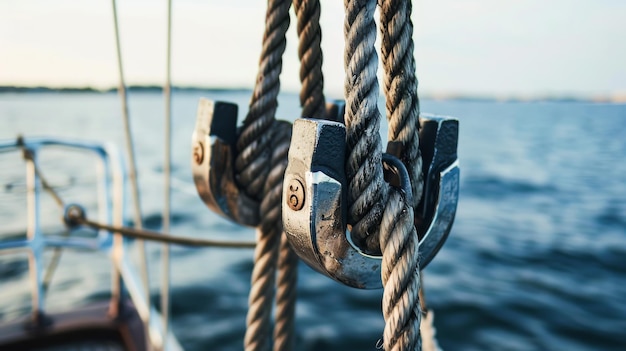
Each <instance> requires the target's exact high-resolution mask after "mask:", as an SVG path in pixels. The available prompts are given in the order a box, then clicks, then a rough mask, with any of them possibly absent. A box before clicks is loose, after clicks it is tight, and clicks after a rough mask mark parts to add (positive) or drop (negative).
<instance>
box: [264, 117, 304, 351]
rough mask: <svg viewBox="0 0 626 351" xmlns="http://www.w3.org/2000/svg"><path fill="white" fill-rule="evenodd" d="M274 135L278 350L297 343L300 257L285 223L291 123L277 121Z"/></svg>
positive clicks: (269, 188) (270, 186)
mask: <svg viewBox="0 0 626 351" xmlns="http://www.w3.org/2000/svg"><path fill="white" fill-rule="evenodd" d="M273 130H274V133H273V137H272V140H273V142H272V150H273V153H272V171H271V172H270V174H269V177H268V180H267V183H266V189H265V193H266V197H265V198H266V199H268V200H267V202H268V203H267V206H272V207H271V208H272V211H271V216H269V214H268V216H267V217H265V216H264V217H262V218H263V221H274V222H275V223H276V227H277V228H276V230H277V231H278V234H277V235H278V236H279V237H280V251H279V255H278V274H277V285H276V316H275V319H276V320H275V326H274V351H289V350H292V349H293V343H294V337H293V336H294V320H295V310H296V308H295V307H296V280H297V278H298V256H297V255H296V253H295V252H294V251H293V250H292V249H291V246H289V242H288V241H287V237H286V235H285V234H284V233H283V225H282V223H283V222H282V208H281V204H282V191H283V178H284V176H285V170H286V169H287V163H288V157H287V156H288V153H289V145H290V144H291V130H292V129H291V124H290V123H287V122H276V123H275V125H274V127H273Z"/></svg>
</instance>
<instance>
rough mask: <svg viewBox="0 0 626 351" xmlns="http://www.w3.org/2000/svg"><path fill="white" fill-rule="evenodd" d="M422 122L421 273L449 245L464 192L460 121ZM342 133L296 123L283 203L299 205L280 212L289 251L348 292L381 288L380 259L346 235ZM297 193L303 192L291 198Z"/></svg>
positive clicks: (315, 123)
mask: <svg viewBox="0 0 626 351" xmlns="http://www.w3.org/2000/svg"><path fill="white" fill-rule="evenodd" d="M420 122H421V123H422V129H421V131H420V141H421V142H420V150H422V153H423V154H424V159H423V169H424V172H425V178H426V184H425V187H424V188H425V194H424V196H423V197H422V201H421V203H420V206H419V207H418V212H419V213H417V212H416V217H417V215H419V219H420V220H419V226H417V228H418V231H422V233H424V235H420V258H421V264H420V265H421V268H424V267H425V266H426V265H427V264H428V263H429V262H430V261H431V260H432V258H433V257H434V256H435V254H436V253H437V252H438V250H439V249H440V248H441V246H442V245H443V243H444V242H445V239H446V238H447V236H448V233H449V232H450V229H451V228H452V223H453V221H454V215H455V212H456V205H457V202H458V188H459V187H458V184H459V169H458V161H457V159H456V144H457V140H458V121H457V120H456V119H452V118H445V117H435V116H428V117H426V118H423V119H422V120H421V121H420ZM345 133H346V132H345V126H344V125H343V124H342V123H338V122H329V121H323V120H315V119H298V120H296V122H295V123H294V126H293V137H292V143H291V146H290V150H289V163H288V166H287V170H286V172H285V181H284V183H283V184H284V186H283V201H284V202H286V203H289V201H290V198H291V197H292V196H302V199H301V201H300V202H299V204H300V206H299V208H293V207H291V206H283V226H284V230H285V232H286V234H287V237H288V239H289V241H290V244H291V246H292V248H293V249H294V250H295V251H296V252H297V253H298V255H299V256H300V258H302V260H303V261H305V262H306V263H307V264H308V265H309V266H311V267H312V268H314V269H315V270H317V271H319V272H321V273H323V274H325V275H327V276H329V277H331V278H333V279H335V280H337V281H339V282H341V283H343V284H345V285H348V286H352V287H356V288H363V289H376V288H381V287H382V283H381V278H380V277H381V276H380V270H381V263H382V257H381V256H373V255H370V254H367V253H365V252H363V251H362V250H361V249H360V248H358V247H357V246H356V245H355V244H354V243H353V242H352V240H351V238H350V234H349V233H346V227H347V220H346V219H347V208H348V204H347V201H346V194H347V180H346V177H345V174H344V161H345V135H346V134H345ZM396 168H397V167H396ZM404 172H406V170H405V171H404ZM404 177H406V176H404ZM400 178H403V177H402V176H401V177H400ZM400 181H401V182H402V179H400ZM405 187H406V185H405ZM298 188H301V189H302V191H301V192H299V193H296V192H294V190H296V189H298ZM298 190H299V189H298ZM407 192H409V193H410V187H409V190H408V191H407ZM416 222H417V221H416Z"/></svg>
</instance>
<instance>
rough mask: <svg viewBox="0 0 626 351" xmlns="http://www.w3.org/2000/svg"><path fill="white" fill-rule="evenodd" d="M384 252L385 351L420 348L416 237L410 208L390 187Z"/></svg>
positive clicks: (383, 230) (384, 222)
mask: <svg viewBox="0 0 626 351" xmlns="http://www.w3.org/2000/svg"><path fill="white" fill-rule="evenodd" d="M380 247H381V248H382V251H383V261H382V265H381V278H382V281H383V288H384V291H383V304H382V305H383V306H382V310H383V317H384V319H385V331H384V333H383V341H384V349H385V351H414V350H420V349H421V340H420V319H421V316H422V313H421V306H420V302H419V289H420V271H419V258H418V252H419V251H418V250H419V239H418V237H417V231H416V230H415V226H414V224H413V208H412V206H411V204H409V203H408V202H407V201H406V200H405V197H404V194H403V193H402V192H401V191H399V190H397V189H395V188H391V190H390V194H389V201H388V202H387V205H386V207H385V214H384V216H383V220H382V223H381V229H380Z"/></svg>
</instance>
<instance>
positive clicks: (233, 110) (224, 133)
mask: <svg viewBox="0 0 626 351" xmlns="http://www.w3.org/2000/svg"><path fill="white" fill-rule="evenodd" d="M236 141H237V105H236V104H232V103H227V102H221V101H212V100H208V99H204V98H203V99H200V102H199V104H198V113H197V116H196V128H195V130H194V132H193V135H192V145H193V146H192V148H193V150H192V152H193V154H192V159H191V169H192V172H193V180H194V183H195V184H196V189H197V190H198V194H199V195H200V198H201V199H202V201H204V203H205V204H206V205H207V206H208V207H209V208H210V209H211V210H213V211H214V212H216V213H217V214H219V215H221V216H224V217H226V218H228V219H231V220H233V221H235V222H237V223H239V224H243V225H247V226H251V227H255V226H256V225H258V224H259V221H260V220H259V202H258V201H256V200H254V199H252V198H250V197H249V196H247V195H246V194H244V192H243V191H241V190H240V189H239V186H238V185H237V183H236V181H235V173H234V162H235V156H236V147H235V143H236Z"/></svg>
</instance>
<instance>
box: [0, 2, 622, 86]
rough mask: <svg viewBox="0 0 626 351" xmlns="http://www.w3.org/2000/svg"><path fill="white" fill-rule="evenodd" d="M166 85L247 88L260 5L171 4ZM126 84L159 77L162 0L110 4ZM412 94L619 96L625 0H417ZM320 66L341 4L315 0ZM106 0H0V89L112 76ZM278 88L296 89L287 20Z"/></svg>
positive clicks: (333, 65) (337, 43) (336, 64)
mask: <svg viewBox="0 0 626 351" xmlns="http://www.w3.org/2000/svg"><path fill="white" fill-rule="evenodd" d="M173 3H174V5H173V53H172V79H173V83H174V84H176V85H193V86H211V87H244V88H248V87H252V85H253V83H254V80H255V75H256V70H257V63H258V57H259V52H260V47H261V38H262V33H263V22H264V14H265V4H266V2H265V1H253V0H234V1H225V0H223V1H218V0H203V1H200V0H173ZM118 13H119V18H120V29H121V35H122V51H123V59H124V70H125V75H126V78H127V83H128V84H162V83H163V81H164V79H165V78H164V77H165V49H166V1H165V0H154V1H148V0H118ZM413 22H414V25H415V36H414V40H415V48H416V52H415V56H416V61H417V74H418V79H419V82H420V84H419V91H420V93H426V94H482V95H498V96H507V95H522V96H528V95H531V96H532V95H543V94H553V95H558V94H574V95H587V96H588V95H624V94H626V1H625V0H549V1H546V0H508V1H503V0H418V1H415V2H414V11H413ZM322 31H323V37H322V45H323V49H324V73H325V82H326V90H327V92H328V93H329V94H335V95H337V94H339V95H341V94H342V91H343V80H344V79H343V74H344V72H343V2H342V1H339V0H322ZM114 39H115V38H114V29H113V20H112V9H111V2H110V0H19V1H18V0H0V85H26V86H33V85H48V86H94V87H98V88H108V87H112V86H115V85H116V84H117V80H118V76H117V61H116V53H115V41H114ZM288 43H289V44H288V47H287V52H286V53H285V59H284V70H283V76H282V82H283V87H284V88H285V89H287V90H291V91H298V89H299V80H298V65H299V63H298V57H297V36H296V28H295V17H294V16H293V15H292V25H291V28H290V32H289V34H288Z"/></svg>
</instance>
